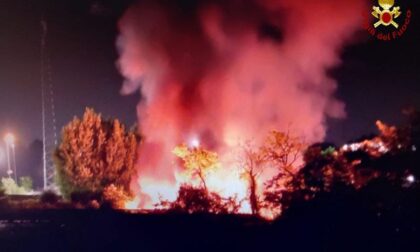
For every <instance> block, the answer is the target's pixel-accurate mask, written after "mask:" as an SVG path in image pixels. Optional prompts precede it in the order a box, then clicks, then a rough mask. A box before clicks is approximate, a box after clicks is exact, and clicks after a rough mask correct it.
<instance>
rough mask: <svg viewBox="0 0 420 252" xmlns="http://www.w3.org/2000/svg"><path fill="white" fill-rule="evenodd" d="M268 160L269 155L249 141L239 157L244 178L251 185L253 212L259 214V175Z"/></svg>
mask: <svg viewBox="0 0 420 252" xmlns="http://www.w3.org/2000/svg"><path fill="white" fill-rule="evenodd" d="M266 162H267V156H266V155H265V153H264V152H263V151H262V150H261V149H260V148H259V149H255V147H253V146H251V144H250V143H247V144H246V145H245V146H244V147H243V148H242V153H241V155H240V158H239V166H240V167H241V169H242V176H241V177H242V178H244V179H246V181H247V182H248V185H249V203H250V206H251V211H252V214H254V215H256V214H259V211H260V204H261V202H260V201H261V199H259V197H258V193H257V190H258V188H257V187H258V177H260V176H261V173H262V172H263V170H264V165H265V163H266Z"/></svg>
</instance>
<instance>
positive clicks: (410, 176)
mask: <svg viewBox="0 0 420 252" xmlns="http://www.w3.org/2000/svg"><path fill="white" fill-rule="evenodd" d="M406 180H407V182H409V183H414V182H416V177H414V175H408V176H407V178H406Z"/></svg>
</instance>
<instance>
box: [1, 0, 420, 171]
mask: <svg viewBox="0 0 420 252" xmlns="http://www.w3.org/2000/svg"><path fill="white" fill-rule="evenodd" d="M130 2H132V1H130V0H113V1H111V0H109V1H106V0H102V1H99V0H98V1H92V0H71V1H70V0H69V1H64V0H63V1H53V0H49V1H48V0H45V1H40V0H1V1H0V135H3V134H4V133H5V132H6V131H13V132H14V133H15V134H16V135H17V137H18V140H19V142H18V147H19V146H20V147H21V148H22V149H23V148H26V147H27V146H29V145H30V144H31V143H32V142H33V141H34V140H35V139H37V138H38V139H39V138H40V137H41V103H40V97H41V90H40V53H39V51H40V37H41V32H40V31H41V29H40V20H41V16H42V15H43V13H44V16H45V18H46V20H47V21H48V26H49V34H48V47H47V48H46V49H47V50H48V52H49V55H50V58H51V67H52V78H53V83H54V88H55V99H56V112H57V124H58V128H59V129H61V127H62V126H63V125H64V124H65V123H67V122H68V121H69V120H71V119H72V117H73V116H74V115H80V114H81V113H82V112H83V110H84V108H85V107H86V106H89V107H94V108H95V109H96V110H97V111H99V112H101V113H102V114H103V115H105V116H110V117H118V118H120V119H121V120H123V121H124V122H126V123H127V124H128V125H132V124H134V123H135V121H136V105H137V103H138V101H139V99H140V97H139V95H132V96H121V95H120V94H119V90H120V87H121V83H122V77H121V76H120V74H119V73H118V70H117V69H116V67H115V61H116V59H117V52H116V48H115V38H116V36H117V28H116V26H117V21H118V19H119V17H120V16H121V14H122V13H123V11H124V10H125V9H126V8H127V6H128V5H129V4H130ZM398 2H400V3H399V4H401V5H403V6H409V7H410V9H412V11H413V17H412V20H411V24H410V26H409V28H408V31H407V32H406V34H404V36H403V37H402V38H400V39H398V40H396V41H391V42H382V41H377V40H375V39H372V38H370V39H369V38H368V36H367V34H366V32H361V34H358V35H357V36H355V41H357V42H355V43H354V45H352V46H349V47H347V48H346V49H345V50H344V52H343V63H342V65H341V66H340V67H338V68H337V69H334V70H332V71H331V74H332V75H333V76H335V77H336V78H337V80H338V82H339V88H338V92H337V93H338V96H339V97H340V98H341V99H342V100H343V101H345V103H346V106H347V113H348V116H347V118H346V119H344V120H341V121H331V122H329V128H330V130H329V132H328V140H331V141H334V142H338V143H342V142H343V141H346V140H350V139H354V138H357V137H359V136H360V135H363V134H369V133H372V132H375V128H374V122H375V120H376V119H382V120H384V121H385V122H390V123H397V122H399V121H400V120H401V118H402V117H401V115H400V111H401V109H402V108H403V107H404V106H407V105H414V106H416V107H417V108H420V73H419V71H420V69H419V67H418V66H419V56H420V49H419V44H420V37H419V36H420V33H419V32H418V31H419V21H418V15H420V8H418V7H417V6H415V2H416V1H397V3H398ZM373 3H376V1H372V4H373ZM416 5H418V4H416ZM0 168H1V165H0Z"/></svg>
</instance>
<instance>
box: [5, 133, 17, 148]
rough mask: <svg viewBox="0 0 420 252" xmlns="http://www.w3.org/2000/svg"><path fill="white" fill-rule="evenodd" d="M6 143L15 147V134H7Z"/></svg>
mask: <svg viewBox="0 0 420 252" xmlns="http://www.w3.org/2000/svg"><path fill="white" fill-rule="evenodd" d="M4 141H5V142H6V143H7V144H9V145H12V146H13V145H14V144H15V136H14V135H13V134H11V133H7V134H6V135H5V136H4Z"/></svg>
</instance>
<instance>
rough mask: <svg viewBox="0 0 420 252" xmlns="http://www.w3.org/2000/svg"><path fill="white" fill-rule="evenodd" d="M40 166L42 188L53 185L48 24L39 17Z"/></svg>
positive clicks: (53, 126)
mask: <svg viewBox="0 0 420 252" xmlns="http://www.w3.org/2000/svg"><path fill="white" fill-rule="evenodd" d="M41 32H42V34H41V102H42V168H43V188H44V190H46V189H48V188H51V187H54V174H55V171H54V163H53V159H52V156H53V151H54V148H55V147H56V146H57V127H56V119H55V102H54V88H53V83H52V76H51V64H50V58H49V55H48V52H47V51H46V48H47V35H48V25H47V22H46V20H45V19H44V18H42V19H41Z"/></svg>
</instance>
